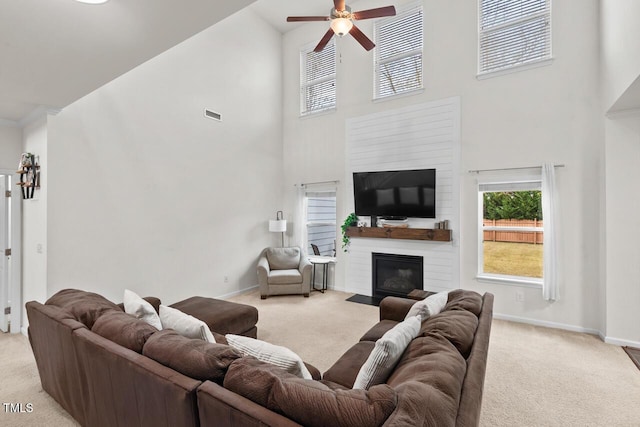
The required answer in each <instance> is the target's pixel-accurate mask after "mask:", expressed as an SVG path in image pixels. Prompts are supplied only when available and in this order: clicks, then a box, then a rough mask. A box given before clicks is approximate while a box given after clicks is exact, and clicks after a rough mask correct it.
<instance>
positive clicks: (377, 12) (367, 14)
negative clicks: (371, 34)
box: [352, 6, 396, 19]
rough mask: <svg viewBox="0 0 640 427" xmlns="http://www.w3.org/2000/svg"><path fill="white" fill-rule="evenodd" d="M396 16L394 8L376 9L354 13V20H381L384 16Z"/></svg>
mask: <svg viewBox="0 0 640 427" xmlns="http://www.w3.org/2000/svg"><path fill="white" fill-rule="evenodd" d="M395 14H396V8H395V7H393V6H385V7H378V8H376V9H367V10H361V11H360V12H353V14H352V17H353V19H371V18H380V17H382V16H394V15H395Z"/></svg>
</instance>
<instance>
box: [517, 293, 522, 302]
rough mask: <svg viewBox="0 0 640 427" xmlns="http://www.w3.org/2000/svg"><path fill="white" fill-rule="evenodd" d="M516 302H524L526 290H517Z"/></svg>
mask: <svg viewBox="0 0 640 427" xmlns="http://www.w3.org/2000/svg"><path fill="white" fill-rule="evenodd" d="M516 302H524V292H523V291H516Z"/></svg>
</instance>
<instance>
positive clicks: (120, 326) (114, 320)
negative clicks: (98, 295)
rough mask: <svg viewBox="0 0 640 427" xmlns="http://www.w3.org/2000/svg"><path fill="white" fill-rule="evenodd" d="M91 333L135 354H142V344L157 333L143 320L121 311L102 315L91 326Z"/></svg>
mask: <svg viewBox="0 0 640 427" xmlns="http://www.w3.org/2000/svg"><path fill="white" fill-rule="evenodd" d="M91 331H92V332H94V333H96V334H98V335H100V336H101V337H104V338H106V339H108V340H110V341H113V342H114V343H116V344H120V345H121V346H123V347H125V348H128V349H129V350H133V351H135V352H136V353H142V347H144V343H145V342H146V341H147V340H148V339H149V337H150V336H151V335H153V334H154V333H156V332H158V330H157V329H156V328H155V327H153V326H151V325H150V324H148V323H147V322H145V321H144V320H142V319H138V318H136V317H135V316H132V315H131V314H127V313H123V312H122V311H110V312H108V313H104V314H103V315H102V316H100V317H99V318H98V320H96V322H95V323H94V324H93V328H91Z"/></svg>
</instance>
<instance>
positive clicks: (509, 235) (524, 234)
mask: <svg viewBox="0 0 640 427" xmlns="http://www.w3.org/2000/svg"><path fill="white" fill-rule="evenodd" d="M542 224H543V222H542V220H537V219H533V220H529V219H498V220H496V219H483V220H482V225H483V226H484V227H516V228H517V227H542V226H543V225H542ZM483 234H484V236H483V239H484V241H485V242H511V243H531V244H534V245H541V244H542V242H543V237H544V233H543V232H542V231H514V230H508V231H507V230H505V231H500V230H485V231H484V232H483Z"/></svg>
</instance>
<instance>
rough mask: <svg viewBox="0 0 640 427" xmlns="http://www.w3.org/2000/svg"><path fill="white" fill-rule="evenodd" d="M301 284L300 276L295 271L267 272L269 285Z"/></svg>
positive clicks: (298, 272)
mask: <svg viewBox="0 0 640 427" xmlns="http://www.w3.org/2000/svg"><path fill="white" fill-rule="evenodd" d="M300 283H302V274H300V271H298V270H297V269H289V270H271V271H270V272H269V284H271V285H294V284H295V285H298V284H300Z"/></svg>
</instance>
